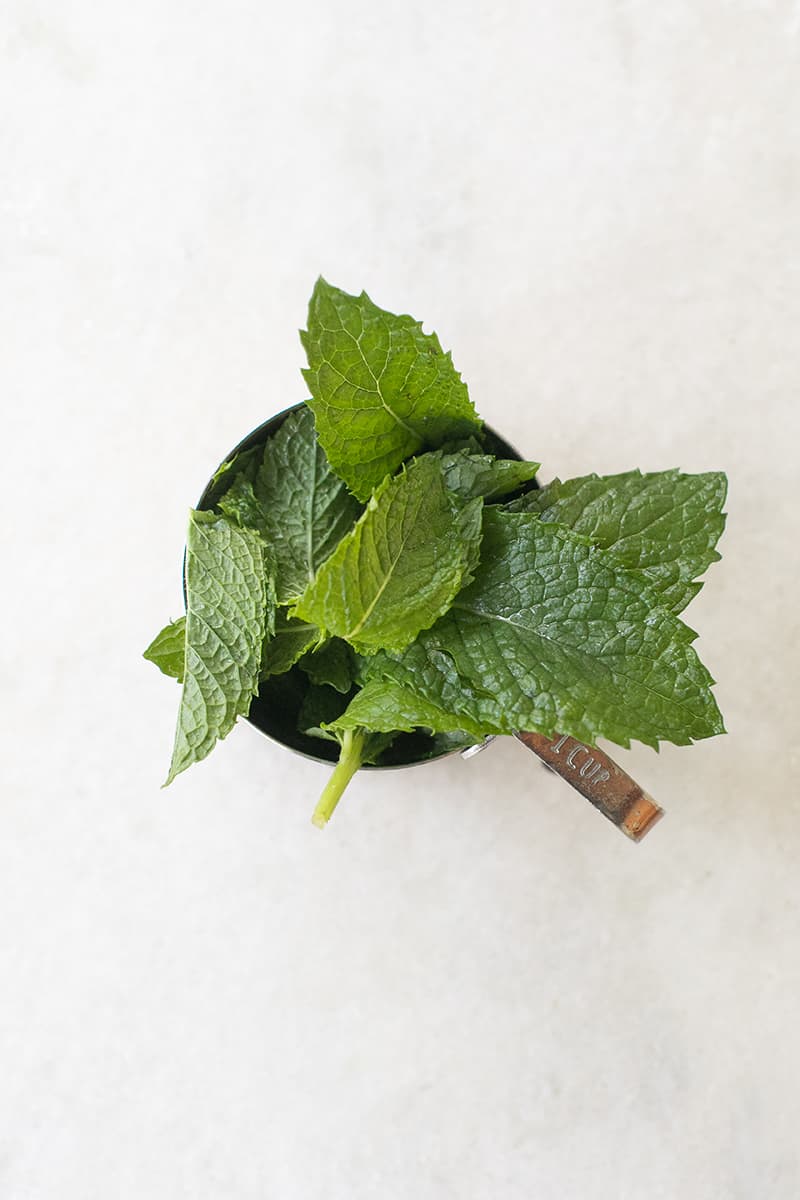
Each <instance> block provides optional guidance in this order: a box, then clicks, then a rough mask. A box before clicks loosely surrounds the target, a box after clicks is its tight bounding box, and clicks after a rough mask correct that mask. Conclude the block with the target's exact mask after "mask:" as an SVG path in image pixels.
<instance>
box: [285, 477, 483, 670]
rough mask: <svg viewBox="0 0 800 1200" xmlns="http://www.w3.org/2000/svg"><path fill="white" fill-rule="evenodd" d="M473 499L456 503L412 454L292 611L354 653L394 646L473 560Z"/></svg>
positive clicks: (445, 603)
mask: <svg viewBox="0 0 800 1200" xmlns="http://www.w3.org/2000/svg"><path fill="white" fill-rule="evenodd" d="M481 504H482V502H481V501H480V500H471V501H469V502H468V503H467V504H462V503H461V502H459V501H458V500H457V498H456V497H454V496H453V495H452V494H451V493H450V492H449V491H448V490H447V488H446V487H445V484H444V479H443V476H442V471H441V468H440V466H439V464H438V463H437V462H436V461H435V460H433V459H431V458H428V457H423V458H420V459H417V460H416V461H415V462H413V463H411V465H410V466H409V467H408V468H407V469H405V470H404V471H403V472H402V473H401V474H400V475H398V476H396V477H395V478H393V479H387V480H386V481H385V482H384V483H383V484H382V485H381V486H380V487H379V488H378V490H377V491H376V493H375V495H374V496H373V497H372V499H371V500H370V502H369V505H368V506H367V509H366V511H365V512H364V514H363V516H362V517H361V518H360V519H359V521H358V523H357V524H356V526H355V528H354V529H353V530H352V532H351V533H349V534H348V535H347V536H346V537H345V538H344V539H343V540H342V541H341V542H340V544H339V546H338V547H337V548H336V550H335V551H334V553H333V554H332V555H331V557H330V558H329V559H328V560H327V562H325V563H323V565H322V567H320V569H319V571H318V572H317V576H316V579H314V580H313V582H312V583H310V584H309V586H308V588H307V589H306V591H305V593H304V595H303V596H302V597H301V599H300V601H299V602H298V604H297V605H296V606H295V607H294V609H292V615H293V616H299V617H301V618H302V619H303V620H305V621H308V622H309V623H310V624H314V625H317V626H319V628H320V630H321V631H322V632H323V633H324V634H326V635H327V634H333V635H335V636H336V637H341V638H344V639H345V641H347V642H350V644H351V645H352V646H353V647H354V648H355V649H356V650H357V651H359V652H361V653H364V654H370V653H374V652H375V651H376V650H378V649H380V648H382V647H387V648H389V649H392V650H402V649H403V647H404V646H406V645H408V643H409V642H410V641H412V640H413V638H414V637H416V635H417V634H418V633H419V631H420V630H421V629H425V628H427V627H428V626H429V625H432V624H433V623H434V621H435V620H436V619H437V617H439V616H441V614H442V613H443V612H445V611H446V610H447V608H448V607H449V606H450V604H451V603H452V600H453V597H454V596H455V595H456V593H457V592H458V590H459V588H460V587H461V586H462V584H463V583H464V581H465V578H468V577H469V575H470V572H471V570H472V568H473V567H474V565H475V563H476V561H477V553H478V546H479V543H480V536H481Z"/></svg>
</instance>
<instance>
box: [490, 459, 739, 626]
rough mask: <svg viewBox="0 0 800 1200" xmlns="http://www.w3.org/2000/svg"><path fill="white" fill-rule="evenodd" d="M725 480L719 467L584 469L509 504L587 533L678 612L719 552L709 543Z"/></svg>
mask: <svg viewBox="0 0 800 1200" xmlns="http://www.w3.org/2000/svg"><path fill="white" fill-rule="evenodd" d="M727 482H728V481H727V479H726V477H725V475H724V474H722V472H719V471H711V472H708V473H707V474H703V475H683V474H681V472H680V471H676V470H672V471H657V472H653V473H651V474H647V475H643V474H642V473H641V472H640V471H628V472H626V473H625V474H622V475H606V476H598V475H584V476H582V477H580V478H578V479H568V480H566V481H565V482H564V483H562V482H561V480H560V479H556V480H554V481H553V482H552V483H551V484H548V486H547V487H545V488H542V489H541V490H540V491H534V492H529V493H528V494H527V495H526V496H523V497H522V498H521V499H520V500H516V501H513V502H512V503H511V504H510V505H509V509H511V510H512V511H515V512H534V513H538V514H539V516H540V517H541V519H542V520H543V521H554V522H557V523H558V524H560V525H565V526H567V527H568V528H569V529H572V530H574V531H575V532H576V533H578V534H581V535H583V536H585V537H588V538H590V539H591V541H592V542H593V543H594V545H596V546H598V547H600V548H601V549H603V550H607V551H608V552H609V553H611V554H613V556H614V559H615V560H616V561H617V562H618V563H620V565H622V566H624V567H627V568H629V569H631V570H636V571H639V572H641V573H642V575H643V577H644V578H646V580H647V582H648V583H649V584H650V585H651V586H652V587H653V588H655V589H656V590H657V591H658V592H659V593H660V595H661V603H662V604H664V605H665V606H666V607H667V608H670V609H672V610H673V612H681V611H682V609H684V608H685V607H686V605H687V604H688V603H689V601H690V600H691V599H692V597H693V596H694V595H696V593H697V592H698V591H699V590H700V587H701V585H700V584H699V583H694V582H692V581H693V580H695V579H697V577H698V576H699V575H702V574H703V572H704V571H705V570H706V568H707V567H708V566H709V565H710V564H711V563H712V562H716V561H717V560H718V559H719V557H720V556H719V554H718V553H717V552H716V550H715V549H714V547H715V546H716V544H717V542H718V540H719V537H720V534H721V533H722V531H723V529H724V528H725V514H724V513H723V512H722V506H723V505H724V503H725V495H726V491H727Z"/></svg>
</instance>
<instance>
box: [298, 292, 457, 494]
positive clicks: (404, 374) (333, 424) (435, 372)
mask: <svg viewBox="0 0 800 1200" xmlns="http://www.w3.org/2000/svg"><path fill="white" fill-rule="evenodd" d="M300 337H301V340H302V342H303V345H304V347H305V349H306V353H307V356H308V369H307V370H305V371H304V372H303V374H304V376H305V379H306V383H307V384H308V387H309V390H310V392H311V396H312V399H311V400H310V401H309V405H310V407H311V408H312V409H313V410H314V416H315V418H316V425H317V435H318V437H319V440H320V442H321V443H322V446H323V447H324V449H325V453H326V454H327V456H328V459H329V460H330V463H331V465H332V467H333V469H334V471H336V473H337V475H339V476H340V477H341V478H342V479H344V481H345V483H346V484H347V486H348V487H349V488H350V490H351V491H352V492H353V493H354V495H356V496H357V497H358V498H359V499H360V500H367V499H368V498H369V495H370V493H371V492H372V490H373V489H374V488H375V487H377V485H378V484H379V483H381V481H382V480H383V479H384V478H385V477H386V476H387V475H390V474H392V473H393V472H394V471H396V470H397V468H398V467H399V466H400V464H401V463H402V462H403V461H404V460H405V459H407V458H409V457H410V456H411V455H412V454H416V453H418V451H420V450H421V449H423V447H425V446H429V447H433V448H435V447H436V446H439V445H440V444H441V443H442V442H443V441H445V439H453V438H460V437H468V436H469V435H470V434H471V433H473V432H475V431H478V430H480V426H481V422H480V418H479V417H478V416H477V414H476V412H475V409H474V408H473V405H472V403H471V401H470V399H469V395H468V392H467V387H466V384H464V383H463V382H462V380H461V376H460V375H459V373H458V372H457V371H456V369H455V367H454V366H453V363H452V359H451V357H450V354H449V353H447V354H445V353H444V352H443V350H442V348H441V346H440V345H439V339H438V338H437V337H436V335H435V334H425V333H423V332H422V325H421V323H420V322H419V321H415V320H413V318H412V317H408V316H396V315H395V314H393V313H389V312H385V311H384V310H383V309H382V308H378V306H377V305H376V304H373V302H372V301H371V300H370V298H369V296H368V295H367V294H366V292H362V293H361V295H360V296H350V295H348V294H347V293H346V292H342V291H340V290H339V289H338V288H335V287H332V286H331V285H330V284H329V283H326V281H325V280H324V279H321V278H320V279H319V280H317V284H316V287H315V288H314V292H313V295H312V297H311V303H310V304H309V309H308V329H307V330H306V331H305V332H301V334H300Z"/></svg>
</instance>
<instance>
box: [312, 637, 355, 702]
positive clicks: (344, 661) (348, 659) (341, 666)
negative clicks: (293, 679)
mask: <svg viewBox="0 0 800 1200" xmlns="http://www.w3.org/2000/svg"><path fill="white" fill-rule="evenodd" d="M300 669H301V670H303V671H305V673H306V675H307V676H308V677H309V679H310V680H311V682H312V683H316V684H320V685H321V684H327V685H328V686H330V687H332V688H335V689H336V691H337V692H342V693H345V692H349V691H350V688H351V687H352V686H353V682H354V680H355V656H354V654H353V651H352V650H351V648H350V647H349V646H348V644H347V642H343V641H342V639H341V638H332V639H331V641H329V642H325V644H324V645H322V646H320V647H319V649H318V650H309V652H308V653H307V654H304V655H303V657H302V658H301V659H300Z"/></svg>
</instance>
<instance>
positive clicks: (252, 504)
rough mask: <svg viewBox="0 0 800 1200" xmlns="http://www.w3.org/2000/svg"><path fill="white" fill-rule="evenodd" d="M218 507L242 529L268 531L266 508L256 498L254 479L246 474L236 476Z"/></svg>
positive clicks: (259, 531) (258, 531)
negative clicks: (265, 522)
mask: <svg viewBox="0 0 800 1200" xmlns="http://www.w3.org/2000/svg"><path fill="white" fill-rule="evenodd" d="M217 508H219V510H220V511H221V512H223V513H224V514H225V516H226V517H227V518H228V520H229V521H232V522H233V523H234V524H235V525H238V526H240V528H242V529H254V530H255V531H256V532H257V533H262V534H263V533H265V532H266V531H265V528H264V510H263V508H262V506H261V504H260V503H259V502H258V500H257V499H256V493H255V490H254V488H253V482H252V480H250V479H248V478H247V476H246V475H237V476H236V478H235V479H234V481H233V483H232V484H231V485H230V487H229V488H228V490H227V492H225V494H224V495H223V496H220V498H219V500H218V501H217Z"/></svg>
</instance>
